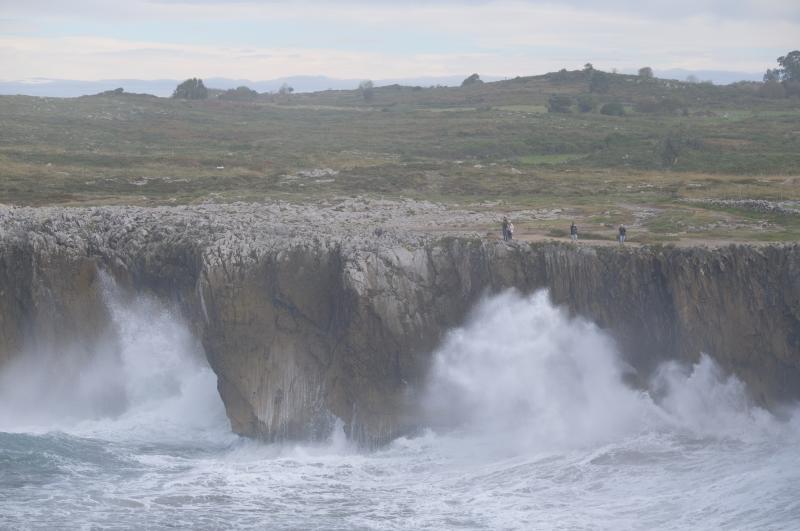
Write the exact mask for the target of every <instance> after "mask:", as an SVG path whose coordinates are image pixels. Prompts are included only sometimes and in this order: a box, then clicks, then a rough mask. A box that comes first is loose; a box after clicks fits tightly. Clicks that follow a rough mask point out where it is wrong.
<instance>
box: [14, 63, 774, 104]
mask: <svg viewBox="0 0 800 531" xmlns="http://www.w3.org/2000/svg"><path fill="white" fill-rule="evenodd" d="M631 73H633V72H631ZM655 75H656V77H660V78H665V79H679V80H685V79H686V78H687V77H688V76H690V75H693V76H695V77H696V78H697V79H698V80H700V81H713V82H714V83H715V84H717V85H725V84H728V83H734V82H736V81H760V80H761V77H762V74H755V73H749V72H728V71H721V70H680V69H671V70H655ZM465 77H467V76H466V75H463V76H459V75H455V76H431V77H417V78H397V79H378V80H375V85H376V86H385V85H393V84H400V85H408V86H422V87H429V86H432V85H444V86H458V85H460V84H461V82H462V81H463V80H464V78H465ZM481 77H482V79H483V80H484V81H499V80H501V79H508V78H503V77H500V76H481ZM180 81H182V80H177V79H151V80H142V79H104V80H100V81H76V80H68V79H44V78H37V79H30V80H24V81H0V94H23V95H27V96H47V97H60V98H72V97H77V96H85V95H90V94H97V93H99V92H103V91H106V90H114V89H115V88H118V87H122V88H124V89H125V92H136V93H145V94H153V95H155V96H169V95H171V94H172V91H173V90H174V89H175V87H176V86H177V84H178V83H180ZM361 81H362V80H361V79H337V78H332V77H326V76H292V77H283V78H278V79H272V80H268V81H251V80H247V79H228V78H219V77H212V78H205V79H204V82H205V85H206V86H207V87H209V88H217V89H229V88H236V87H238V86H241V85H245V86H247V87H250V88H251V89H253V90H256V91H258V92H275V91H277V90H278V89H279V88H280V87H281V85H283V84H284V83H286V84H288V85H289V86H291V87H292V88H294V90H295V92H317V91H321V90H328V89H332V90H349V89H355V88H356V87H358V84H359V83H360V82H361Z"/></svg>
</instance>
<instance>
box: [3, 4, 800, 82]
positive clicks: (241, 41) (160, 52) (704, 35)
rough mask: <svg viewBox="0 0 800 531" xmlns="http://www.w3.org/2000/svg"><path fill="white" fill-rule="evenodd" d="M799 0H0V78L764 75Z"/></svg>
mask: <svg viewBox="0 0 800 531" xmlns="http://www.w3.org/2000/svg"><path fill="white" fill-rule="evenodd" d="M799 47H800V0H741V1H736V0H672V1H653V0H608V1H603V2H597V1H589V0H562V1H559V2H541V1H520V0H495V1H492V0H460V1H457V0H404V1H389V0H371V1H367V0H337V1H325V0H311V1H306V2H300V1H293V0H260V1H259V0H250V1H246V0H242V1H233V2H226V1H221V0H116V1H102V0H62V1H47V0H0V80H29V79H35V78H50V79H75V80H100V79H183V78H187V77H195V76H196V77H205V78H208V77H226V78H233V79H250V80H262V79H274V78H279V77H284V76H292V75H302V74H308V75H325V76H330V77H336V78H353V79H385V78H407V77H420V76H442V75H453V74H459V75H460V74H469V73H472V72H479V73H481V74H484V75H494V76H508V77H513V76H517V75H532V74H540V73H545V72H549V71H554V70H559V69H561V68H568V69H575V68H580V67H582V66H583V64H584V63H586V62H591V63H593V64H594V66H595V67H596V68H600V69H603V70H609V71H610V70H612V69H615V68H616V69H618V70H620V71H632V70H635V69H637V68H639V67H641V66H646V65H647V66H652V67H653V68H656V69H660V70H664V69H673V68H677V69H687V70H728V71H741V72H762V71H764V70H765V69H766V68H768V67H774V65H775V59H776V58H777V57H778V56H780V55H785V54H786V52H788V51H790V50H793V49H797V48H799Z"/></svg>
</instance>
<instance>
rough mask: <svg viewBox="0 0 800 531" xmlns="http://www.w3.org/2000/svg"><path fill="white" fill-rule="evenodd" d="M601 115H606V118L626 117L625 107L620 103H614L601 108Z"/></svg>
mask: <svg viewBox="0 0 800 531" xmlns="http://www.w3.org/2000/svg"><path fill="white" fill-rule="evenodd" d="M600 114H605V115H606V116H625V107H624V106H623V105H622V104H621V103H619V102H616V101H612V102H611V103H606V104H605V105H603V106H602V107H600Z"/></svg>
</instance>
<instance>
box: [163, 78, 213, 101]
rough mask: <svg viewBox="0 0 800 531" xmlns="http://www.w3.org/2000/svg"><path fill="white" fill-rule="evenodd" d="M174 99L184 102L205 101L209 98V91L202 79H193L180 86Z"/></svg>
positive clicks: (175, 92) (173, 95)
mask: <svg viewBox="0 0 800 531" xmlns="http://www.w3.org/2000/svg"><path fill="white" fill-rule="evenodd" d="M172 97H173V98H176V99H182V100H204V99H206V98H208V89H207V88H206V86H205V85H203V80H202V79H198V78H196V77H193V78H191V79H187V80H186V81H184V82H183V83H181V84H180V85H178V86H177V87H176V88H175V91H174V92H173V93H172Z"/></svg>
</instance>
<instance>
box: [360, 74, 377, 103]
mask: <svg viewBox="0 0 800 531" xmlns="http://www.w3.org/2000/svg"><path fill="white" fill-rule="evenodd" d="M358 91H359V92H361V97H362V98H364V101H372V100H373V98H374V97H375V84H374V83H373V82H372V81H370V80H369V79H367V80H366V81H362V82H361V83H359V84H358Z"/></svg>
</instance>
